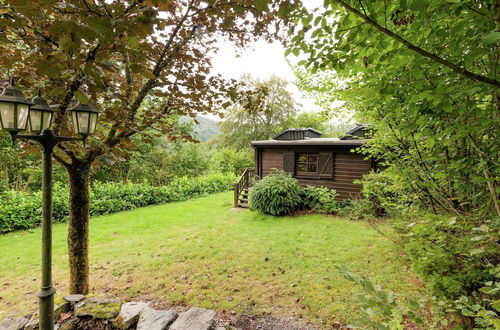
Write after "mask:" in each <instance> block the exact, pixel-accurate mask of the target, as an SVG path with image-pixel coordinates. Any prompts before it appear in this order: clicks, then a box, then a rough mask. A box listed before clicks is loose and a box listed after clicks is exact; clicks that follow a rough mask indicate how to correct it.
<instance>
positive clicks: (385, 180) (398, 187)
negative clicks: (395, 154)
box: [360, 169, 418, 216]
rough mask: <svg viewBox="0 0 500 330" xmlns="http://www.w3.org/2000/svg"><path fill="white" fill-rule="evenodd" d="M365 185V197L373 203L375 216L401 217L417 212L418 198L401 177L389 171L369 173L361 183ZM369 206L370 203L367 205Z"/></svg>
mask: <svg viewBox="0 0 500 330" xmlns="http://www.w3.org/2000/svg"><path fill="white" fill-rule="evenodd" d="M360 183H361V184H362V185H363V189H362V192H363V197H364V198H365V199H367V200H368V201H370V202H371V207H372V209H373V213H374V215H375V216H381V215H385V214H388V215H391V216H399V215H401V214H402V213H405V214H408V213H412V212H415V211H417V208H418V204H417V201H418V198H417V196H416V195H415V193H414V192H412V191H410V190H409V189H410V188H409V187H408V185H407V183H405V182H404V181H403V180H402V179H401V177H400V176H398V175H395V174H393V173H391V171H390V169H387V170H385V171H382V172H378V173H373V172H372V173H369V174H366V175H364V176H363V180H361V181H360ZM365 206H368V203H367V204H366V205H365Z"/></svg>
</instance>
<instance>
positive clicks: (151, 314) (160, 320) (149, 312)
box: [137, 307, 177, 330]
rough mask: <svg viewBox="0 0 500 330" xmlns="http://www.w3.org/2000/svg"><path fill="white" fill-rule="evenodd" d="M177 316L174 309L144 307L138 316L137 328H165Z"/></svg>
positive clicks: (138, 329)
mask: <svg viewBox="0 0 500 330" xmlns="http://www.w3.org/2000/svg"><path fill="white" fill-rule="evenodd" d="M176 318H177V313H176V312H174V311H157V310H155V309H152V308H149V307H148V308H145V309H143V310H142V312H141V316H140V317H139V323H137V330H164V329H167V328H168V326H169V325H170V324H172V323H173V322H174V321H175V319H176Z"/></svg>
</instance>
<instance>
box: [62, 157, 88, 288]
mask: <svg viewBox="0 0 500 330" xmlns="http://www.w3.org/2000/svg"><path fill="white" fill-rule="evenodd" d="M67 170H68V176H69V187H70V196H69V226H68V254H69V267H70V284H69V291H70V293H71V294H87V293H88V292H89V257H88V255H89V253H88V243H89V211H90V196H89V173H90V162H88V161H87V160H77V161H73V163H72V164H71V165H69V167H68V168H67Z"/></svg>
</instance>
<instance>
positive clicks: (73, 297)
mask: <svg viewBox="0 0 500 330" xmlns="http://www.w3.org/2000/svg"><path fill="white" fill-rule="evenodd" d="M63 298H64V300H66V301H67V302H69V303H78V302H80V301H82V300H83V299H85V296H84V295H83V294H70V295H67V296H64V297H63Z"/></svg>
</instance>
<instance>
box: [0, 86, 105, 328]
mask: <svg viewBox="0 0 500 330" xmlns="http://www.w3.org/2000/svg"><path fill="white" fill-rule="evenodd" d="M56 111H57V110H54V109H53V108H51V107H50V106H49V105H48V103H47V101H45V100H44V99H43V98H42V96H41V93H40V91H39V92H38V96H37V97H35V98H33V101H32V102H30V101H28V100H27V99H26V98H25V97H24V95H23V93H22V92H21V90H20V89H18V88H16V87H15V85H14V81H13V79H11V80H10V84H9V86H8V87H6V88H4V90H3V92H2V94H0V124H1V128H2V129H3V130H6V131H8V132H9V133H10V134H11V135H12V138H13V141H15V139H19V138H20V139H28V140H33V141H36V142H38V143H40V144H41V146H42V149H43V157H42V163H43V165H42V166H43V170H42V287H41V290H40V292H39V293H38V297H39V299H40V309H39V317H40V329H41V330H52V329H53V328H54V293H55V292H56V290H55V289H54V287H53V286H52V152H53V150H54V147H55V146H56V145H58V144H59V143H62V142H65V141H72V140H82V139H85V138H87V136H88V135H90V134H92V133H94V131H95V127H96V125H97V117H98V115H99V111H98V110H97V108H96V107H95V106H94V105H79V104H78V105H77V106H75V107H73V108H71V109H69V111H70V112H72V114H73V121H74V125H75V130H76V132H77V133H79V134H80V135H81V136H82V138H75V137H65V136H57V135H55V134H54V132H52V131H51V130H50V124H51V123H52V119H53V118H52V117H53V115H54V113H55V112H56ZM85 119H87V121H86V122H85V124H84V123H83V122H84V121H85ZM80 122H82V123H81V124H80ZM27 126H28V128H29V130H31V131H32V132H35V133H40V134H38V135H23V134H18V133H19V131H23V130H26V128H27Z"/></svg>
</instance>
